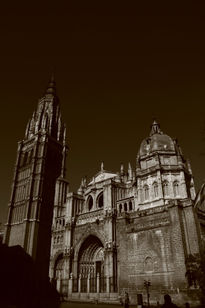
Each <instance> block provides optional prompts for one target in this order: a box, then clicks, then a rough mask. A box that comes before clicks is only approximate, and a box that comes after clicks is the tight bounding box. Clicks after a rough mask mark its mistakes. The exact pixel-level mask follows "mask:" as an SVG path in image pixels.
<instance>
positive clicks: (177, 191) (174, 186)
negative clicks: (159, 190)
mask: <svg viewBox="0 0 205 308" xmlns="http://www.w3.org/2000/svg"><path fill="white" fill-rule="evenodd" d="M173 188H174V196H175V197H177V196H179V183H178V182H177V181H175V182H174V183H173Z"/></svg>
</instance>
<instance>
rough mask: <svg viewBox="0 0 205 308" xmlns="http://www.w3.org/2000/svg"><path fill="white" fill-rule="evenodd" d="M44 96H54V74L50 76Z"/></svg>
mask: <svg viewBox="0 0 205 308" xmlns="http://www.w3.org/2000/svg"><path fill="white" fill-rule="evenodd" d="M46 94H53V95H55V94H56V83H55V78H54V73H52V74H51V78H50V81H49V83H48V86H47V89H46Z"/></svg>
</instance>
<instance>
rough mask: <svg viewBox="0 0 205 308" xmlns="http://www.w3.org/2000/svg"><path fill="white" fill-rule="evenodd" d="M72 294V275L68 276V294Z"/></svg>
mask: <svg viewBox="0 0 205 308" xmlns="http://www.w3.org/2000/svg"><path fill="white" fill-rule="evenodd" d="M72 292H73V274H72V273H71V274H70V279H69V281H68V294H72Z"/></svg>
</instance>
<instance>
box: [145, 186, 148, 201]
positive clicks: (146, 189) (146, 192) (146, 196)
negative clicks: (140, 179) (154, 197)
mask: <svg viewBox="0 0 205 308" xmlns="http://www.w3.org/2000/svg"><path fill="white" fill-rule="evenodd" d="M144 199H145V200H149V187H148V185H145V186H144Z"/></svg>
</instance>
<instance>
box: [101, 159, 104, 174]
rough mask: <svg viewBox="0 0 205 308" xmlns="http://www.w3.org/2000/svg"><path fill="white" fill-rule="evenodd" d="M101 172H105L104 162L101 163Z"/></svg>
mask: <svg viewBox="0 0 205 308" xmlns="http://www.w3.org/2000/svg"><path fill="white" fill-rule="evenodd" d="M100 170H101V172H104V162H103V161H102V162H101V165H100Z"/></svg>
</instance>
